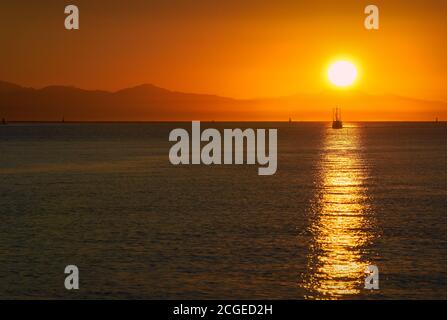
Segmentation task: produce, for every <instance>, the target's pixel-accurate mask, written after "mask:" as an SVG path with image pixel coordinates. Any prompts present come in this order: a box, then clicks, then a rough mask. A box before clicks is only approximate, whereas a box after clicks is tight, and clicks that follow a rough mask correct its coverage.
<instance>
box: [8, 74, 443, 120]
mask: <svg viewBox="0 0 447 320" xmlns="http://www.w3.org/2000/svg"><path fill="white" fill-rule="evenodd" d="M335 106H340V107H342V108H343V113H344V117H345V120H363V119H366V120H383V121H412V120H419V121H431V120H433V119H435V117H439V118H442V117H444V118H447V103H446V102H442V101H426V100H419V99H412V98H405V97H400V96H397V95H391V94H388V95H368V94H365V93H362V92H356V91H350V92H345V93H343V92H338V91H325V92H322V93H319V94H308V95H294V96H288V97H279V98H267V99H245V100H243V99H233V98H226V97H220V96H216V95H208V94H194V93H183V92H176V91H170V90H167V89H163V88H160V87H157V86H154V85H151V84H144V85H140V86H136V87H132V88H126V89H122V90H119V91H115V92H110V91H101V90H84V89H79V88H76V87H69V86H48V87H44V88H42V89H34V88H26V87H22V86H20V85H17V84H13V83H9V82H2V81H0V118H6V119H8V121H61V119H62V118H64V119H65V120H67V121H190V120H201V121H211V120H218V121H268V120H272V121H286V120H288V119H289V118H293V119H294V120H297V121H299V120H315V121H320V120H326V121H329V120H331V115H332V108H333V107H335Z"/></svg>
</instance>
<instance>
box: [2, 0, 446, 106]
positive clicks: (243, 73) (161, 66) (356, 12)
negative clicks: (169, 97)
mask: <svg viewBox="0 0 447 320" xmlns="http://www.w3.org/2000/svg"><path fill="white" fill-rule="evenodd" d="M371 3H373V4H376V5H378V6H379V8H380V10H381V20H380V23H381V29H380V30H379V31H367V30H365V29H364V27H363V21H364V18H365V15H364V13H363V10H364V8H365V6H366V5H368V4H371ZM68 4H76V5H78V6H79V9H80V18H81V21H80V27H81V29H80V30H79V31H66V30H65V29H64V19H65V14H64V8H65V5H68ZM446 15H447V1H445V0H424V1H420V0H412V1H408V0H382V1H379V0H369V1H362V0H340V1H333V0H329V1H322V0H312V1H299V0H290V1H285V0H276V1H251V0H244V1H241V0H239V1H233V0H225V1H224V0H221V1H212V0H206V1H205V0H203V1H202V0H194V1H191V0H169V1H167V0H163V1H162V0H159V1H143V0H127V1H124V0H121V1H118V0H95V1H91V0H88V1H87V0H86V1H84V0H81V1H79V0H78V1H57V0H53V1H52V0H40V1H23V0H15V1H12V2H6V1H2V2H1V4H0V37H1V43H2V46H1V48H2V49H1V50H0V58H1V64H0V78H1V80H5V81H10V82H15V83H18V84H22V85H26V86H34V87H42V86H46V85H49V84H64V85H75V86H79V87H82V88H88V89H108V90H115V89H118V88H122V87H128V86H133V85H138V84H141V83H153V84H155V85H158V86H161V87H165V88H169V89H173V90H180V91H187V92H198V93H214V94H219V95H224V96H231V97H268V96H281V95H289V94H294V93H314V92H320V91H322V90H325V89H327V88H328V84H327V80H326V77H325V71H326V68H327V65H328V64H329V63H330V62H331V61H333V60H334V59H337V58H338V57H348V58H350V59H351V60H352V61H354V62H355V63H356V65H357V66H358V67H359V69H360V79H359V81H358V84H357V86H356V89H357V90H362V91H365V92H368V93H394V94H400V95H405V96H411V97H419V98H425V99H440V100H445V101H447V90H446V89H447V88H446V86H447V81H446V80H447V79H446V78H447V77H446V74H447V59H446V58H445V57H447V41H446V35H445V34H446V30H447V18H445V16H446Z"/></svg>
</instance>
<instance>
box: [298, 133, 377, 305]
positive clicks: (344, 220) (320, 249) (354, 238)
mask: <svg viewBox="0 0 447 320" xmlns="http://www.w3.org/2000/svg"><path fill="white" fill-rule="evenodd" d="M360 130H361V129H360V128H356V127H352V128H346V129H343V130H332V129H327V132H326V140H325V142H324V147H323V149H322V155H321V160H320V164H319V176H318V178H319V182H318V184H319V185H318V190H319V192H318V195H317V198H316V199H315V202H314V204H313V205H312V210H311V211H312V212H311V224H310V232H311V236H312V241H311V244H310V248H309V249H310V253H309V257H308V261H309V264H308V275H307V277H306V280H305V287H306V288H307V289H308V291H309V292H311V293H310V295H309V296H308V298H317V299H318V298H325V299H326V298H329V299H338V298H343V297H355V296H356V295H358V294H359V293H360V292H361V290H363V286H364V279H365V269H366V267H367V266H368V265H370V264H371V263H370V262H369V257H365V256H363V254H362V253H363V250H364V248H365V246H366V245H367V244H368V243H369V242H370V241H371V240H372V239H373V234H372V232H371V230H372V227H373V224H372V220H371V217H370V215H369V212H370V211H369V204H368V190H367V186H366V183H365V180H366V179H367V168H366V165H365V161H364V159H363V158H362V153H361V136H360Z"/></svg>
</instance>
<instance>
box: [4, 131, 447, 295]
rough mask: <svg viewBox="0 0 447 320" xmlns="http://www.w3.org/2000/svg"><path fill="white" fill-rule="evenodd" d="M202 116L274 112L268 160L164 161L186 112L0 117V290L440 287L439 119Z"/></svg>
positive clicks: (290, 291) (446, 199)
mask: <svg viewBox="0 0 447 320" xmlns="http://www.w3.org/2000/svg"><path fill="white" fill-rule="evenodd" d="M210 125H212V126H213V127H216V128H219V129H223V128H238V127H239V128H245V127H252V128H278V130H279V131H278V136H279V138H278V139H279V141H278V172H277V174H276V175H274V176H270V177H260V176H258V172H257V168H258V167H257V166H215V167H206V166H184V167H174V166H172V165H171V164H170V162H169V159H168V152H169V148H170V146H171V143H170V142H169V141H168V135H169V132H170V130H172V129H174V128H177V127H185V128H189V130H190V123H164V124H156V123H142V124H70V123H67V124H9V125H6V126H1V125H0V218H1V223H0V298H27V299H33V298H68V299H70V298H76V299H83V298H118V299H192V298H194V299H195V298H197V299H201V298H205V299H239V298H247V299H254V298H262V299H269V298H271V299H277V298H285V299H305V298H307V299H318V298H330V299H343V298H356V299H373V298H386V299H396V298H412V299H414V298H422V299H425V298H426V299H428V298H435V299H439V298H444V299H447V124H438V125H436V124H431V123H352V124H348V125H347V128H345V129H343V130H340V131H334V130H332V129H330V128H329V127H328V124H324V123H295V124H292V125H291V124H288V123H245V124H238V123H226V124H222V123H215V124H208V126H210ZM203 126H206V125H205V124H203ZM69 264H74V265H77V266H78V267H79V269H80V281H81V284H80V286H81V289H80V290H79V291H77V292H68V291H66V290H65V288H64V279H65V275H64V269H65V266H66V265H69ZM369 265H377V266H378V267H379V270H380V290H378V291H375V292H370V291H367V290H365V289H364V281H365V273H364V271H365V268H366V267H367V266H369Z"/></svg>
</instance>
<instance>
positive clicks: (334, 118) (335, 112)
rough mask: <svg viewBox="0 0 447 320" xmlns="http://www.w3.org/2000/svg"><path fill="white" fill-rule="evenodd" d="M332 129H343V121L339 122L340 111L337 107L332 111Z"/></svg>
mask: <svg viewBox="0 0 447 320" xmlns="http://www.w3.org/2000/svg"><path fill="white" fill-rule="evenodd" d="M332 129H343V121H342V120H341V109H339V108H338V107H337V108H335V109H334V110H333V114H332Z"/></svg>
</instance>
